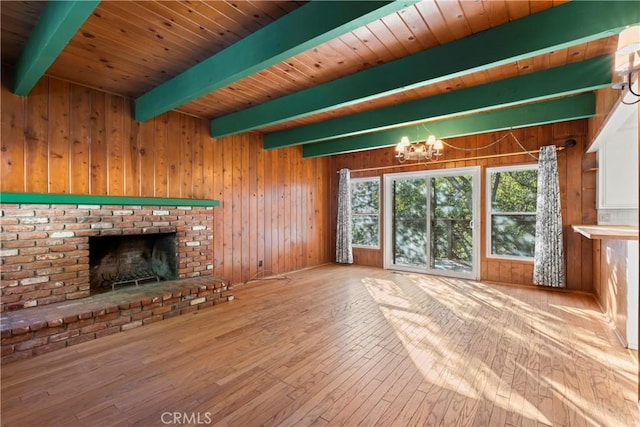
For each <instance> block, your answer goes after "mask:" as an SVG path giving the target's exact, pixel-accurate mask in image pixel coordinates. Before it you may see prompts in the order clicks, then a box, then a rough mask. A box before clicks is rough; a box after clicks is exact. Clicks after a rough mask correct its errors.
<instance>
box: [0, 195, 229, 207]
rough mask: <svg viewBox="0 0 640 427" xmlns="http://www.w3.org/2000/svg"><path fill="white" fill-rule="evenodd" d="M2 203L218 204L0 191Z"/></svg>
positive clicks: (197, 200)
mask: <svg viewBox="0 0 640 427" xmlns="http://www.w3.org/2000/svg"><path fill="white" fill-rule="evenodd" d="M2 203H28V204H47V205H49V204H52V205H55V204H60V205H62V204H64V205H68V204H71V205H140V206H199V207H201V206H219V205H220V202H219V201H218V200H207V199H176V198H164V197H132V196H100V195H91V194H53V193H0V204H2Z"/></svg>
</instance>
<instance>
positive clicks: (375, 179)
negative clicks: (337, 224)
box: [349, 176, 382, 249]
mask: <svg viewBox="0 0 640 427" xmlns="http://www.w3.org/2000/svg"><path fill="white" fill-rule="evenodd" d="M360 182H377V183H378V207H377V214H376V220H377V222H378V233H377V234H376V245H375V246H373V245H358V244H355V243H353V216H354V212H353V204H352V206H351V221H352V224H351V227H352V230H351V240H352V243H351V246H352V247H353V248H355V249H380V227H381V224H380V204H381V197H382V188H381V186H380V177H379V176H371V177H364V178H351V187H350V188H349V197H353V192H352V191H353V184H354V183H360ZM360 215H366V214H360ZM371 216H373V214H371Z"/></svg>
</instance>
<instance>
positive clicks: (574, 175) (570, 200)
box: [563, 138, 590, 290]
mask: <svg viewBox="0 0 640 427" xmlns="http://www.w3.org/2000/svg"><path fill="white" fill-rule="evenodd" d="M580 140H582V138H580ZM565 157H566V159H567V165H566V167H567V171H566V183H567V184H566V185H567V198H566V206H567V210H566V212H567V214H566V217H565V219H566V223H565V224H563V226H564V227H563V228H564V235H565V236H564V238H565V241H566V242H567V254H566V263H567V264H566V271H567V287H568V288H570V289H577V290H586V289H583V286H582V273H581V267H582V241H583V240H584V239H583V238H582V236H580V235H579V234H578V233H575V232H573V230H572V228H571V225H572V224H580V223H582V200H581V197H582V196H581V194H580V193H581V190H582V144H579V145H577V146H576V147H573V148H572V149H568V150H566V156H565ZM589 287H590V286H589Z"/></svg>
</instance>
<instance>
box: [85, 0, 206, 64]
mask: <svg viewBox="0 0 640 427" xmlns="http://www.w3.org/2000/svg"><path fill="white" fill-rule="evenodd" d="M108 3H109V9H100V11H99V12H100V16H99V17H98V16H96V17H95V19H93V18H91V19H90V20H88V21H87V25H86V28H85V31H87V32H90V33H91V30H92V29H94V28H95V29H98V30H99V31H95V30H94V31H93V33H94V35H95V36H96V37H104V38H105V39H107V40H111V41H113V42H116V43H117V42H119V43H120V44H121V45H124V46H130V45H138V46H137V47H135V48H133V47H131V49H138V51H139V52H140V53H141V54H142V55H144V54H145V53H146V55H144V56H146V57H149V56H152V55H159V56H160V57H164V58H167V61H171V62H173V63H178V62H180V63H182V62H185V63H187V64H184V65H182V67H186V66H190V65H192V64H196V63H197V62H199V61H201V60H202V59H203V58H207V57H208V56H211V55H213V54H215V53H216V52H215V51H214V50H213V49H212V48H210V47H203V46H202V45H200V44H198V43H193V42H190V41H188V40H186V39H183V38H181V37H176V38H173V37H168V34H172V33H171V31H170V30H169V29H167V28H166V27H164V26H158V25H156V24H155V23H154V22H150V21H149V20H148V19H145V18H142V17H138V14H140V15H143V16H146V14H144V13H143V12H142V11H140V12H139V13H138V14H131V15H127V14H128V13H129V12H130V9H129V8H128V6H124V5H126V4H127V3H124V2H117V1H116V2H108ZM121 3H122V4H123V5H121ZM127 16H130V17H129V18H127ZM132 22H138V24H137V25H131V23H132ZM142 22H148V23H150V24H152V25H145V26H142V25H140V23H142ZM114 28H119V29H120V32H116V31H114ZM123 29H124V31H125V33H124V34H125V35H124V36H122V30H123ZM118 35H121V37H122V38H121V37H118ZM150 51H151V52H150ZM167 52H170V55H171V56H170V57H169V56H167Z"/></svg>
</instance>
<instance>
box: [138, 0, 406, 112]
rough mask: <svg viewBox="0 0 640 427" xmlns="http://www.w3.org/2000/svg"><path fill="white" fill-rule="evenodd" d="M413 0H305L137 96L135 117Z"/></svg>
mask: <svg viewBox="0 0 640 427" xmlns="http://www.w3.org/2000/svg"><path fill="white" fill-rule="evenodd" d="M417 2H418V0H402V1H311V2H309V3H307V4H305V5H304V6H302V7H299V8H298V9H296V10H294V11H293V12H291V13H289V14H287V15H285V16H283V17H282V18H280V19H278V20H276V21H274V22H273V23H271V24H269V25H267V26H266V27H263V28H261V29H260V30H258V31H256V32H255V33H253V34H250V35H248V36H247V37H245V38H243V39H241V40H240V41H238V42H237V43H234V44H233V45H231V46H229V47H228V48H226V49H224V50H222V51H220V52H218V53H217V54H215V55H213V56H211V57H209V58H208V59H205V60H204V61H202V62H200V63H199V64H196V65H194V66H193V67H191V68H189V69H188V70H186V71H184V72H183V73H182V74H179V75H177V76H176V77H174V78H172V79H171V80H169V81H167V82H165V83H163V84H161V85H159V86H157V87H155V88H154V89H152V90H151V91H149V92H147V93H146V94H144V95H142V96H141V97H139V98H137V99H136V100H135V119H136V120H138V121H141V122H144V121H146V120H149V119H152V118H154V117H156V116H158V115H160V114H162V113H165V112H167V111H170V110H172V109H174V108H177V107H180V106H181V105H184V104H187V103H188V102H191V101H193V100H196V99H198V98H200V97H202V96H204V95H207V94H208V93H211V92H213V91H214V90H217V89H220V88H223V87H225V86H228V85H230V84H231V83H233V82H236V81H238V80H241V79H243V78H245V77H248V76H250V75H252V74H255V73H257V72H259V71H261V70H264V69H266V68H268V67H270V66H272V65H275V64H277V63H279V62H281V61H284V60H285V59H287V58H291V57H292V56H295V55H297V54H299V53H302V52H304V51H307V50H309V49H312V48H314V47H316V46H318V45H321V44H323V43H326V42H328V41H330V40H332V39H334V38H336V37H339V36H341V35H343V34H345V33H348V32H350V31H353V30H355V29H356V28H359V27H362V26H363V25H366V24H368V23H370V22H372V21H375V20H377V19H380V18H382V17H385V16H388V15H390V14H392V13H394V12H397V11H399V10H401V9H404V8H406V7H408V6H410V5H412V4H414V3H417Z"/></svg>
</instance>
